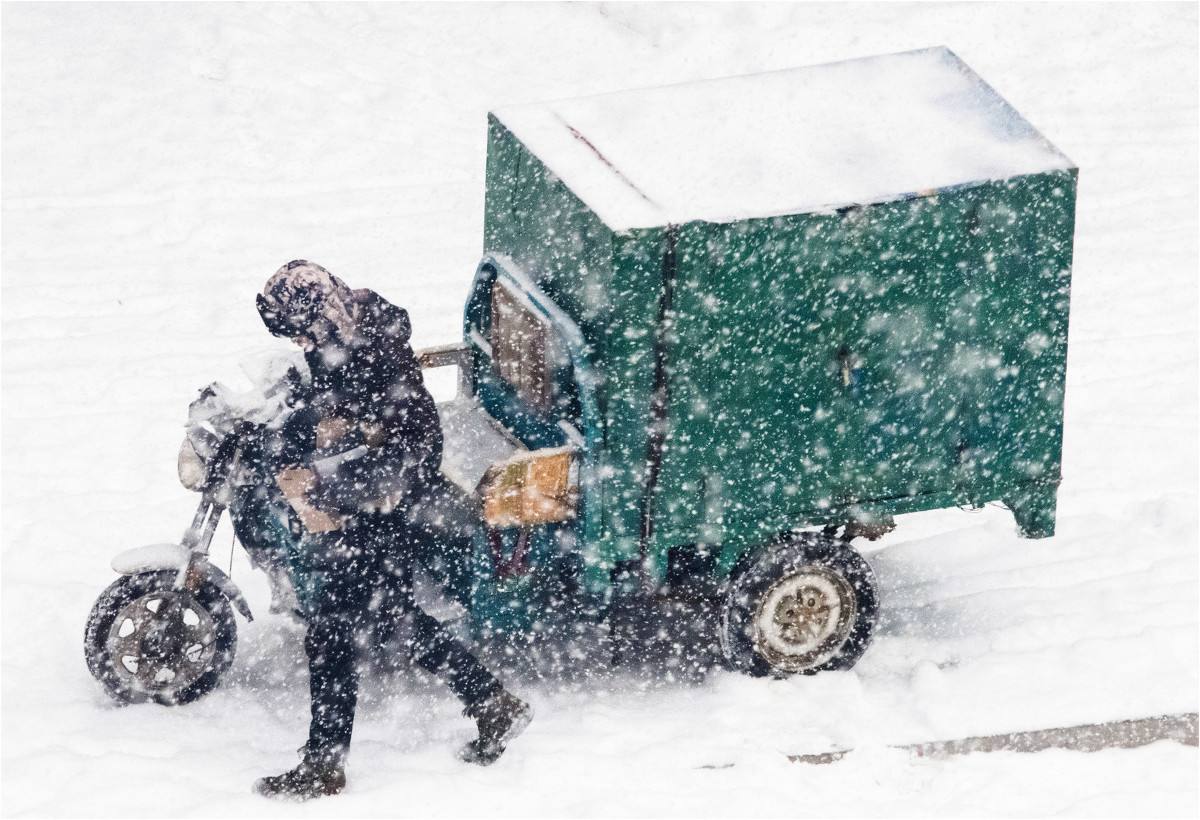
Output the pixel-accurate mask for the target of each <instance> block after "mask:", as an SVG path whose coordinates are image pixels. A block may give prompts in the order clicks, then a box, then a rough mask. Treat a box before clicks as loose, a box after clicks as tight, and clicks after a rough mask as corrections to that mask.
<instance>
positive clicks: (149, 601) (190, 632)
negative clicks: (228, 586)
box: [84, 570, 237, 706]
mask: <svg viewBox="0 0 1200 820" xmlns="http://www.w3.org/2000/svg"><path fill="white" fill-rule="evenodd" d="M175 575H176V573H175V572H174V571H173V570H165V571H158V572H143V573H139V574H137V575H123V576H121V577H120V578H118V579H117V580H116V581H114V582H113V583H112V584H111V585H110V586H109V587H108V589H106V590H104V592H103V593H101V594H100V597H99V598H98V599H97V600H96V604H95V606H93V607H92V612H91V614H90V615H89V617H88V622H87V628H86V630H85V631H84V655H85V657H86V658H87V665H88V669H89V670H90V671H91V673H92V676H93V677H95V678H96V680H98V681H100V683H101V684H103V686H104V688H105V690H106V691H107V692H108V694H109V695H110V696H112V697H113V699H115V700H117V701H118V702H120V703H147V702H153V703H161V704H164V705H169V706H173V705H176V704H181V703H189V702H191V701H194V700H196V699H198V698H200V697H202V696H204V695H205V694H207V693H208V692H211V691H212V690H213V689H214V688H215V687H216V686H217V684H218V683H219V682H220V680H221V676H222V675H224V674H225V672H226V671H228V670H229V667H230V666H231V665H232V664H233V655H234V651H235V650H236V648H237V623H236V622H235V621H234V618H233V609H232V607H230V605H229V601H228V600H226V598H225V596H224V595H222V594H221V592H220V590H218V589H217V588H216V587H215V586H213V585H212V584H209V583H204V584H203V585H201V586H200V588H199V589H197V590H194V591H193V590H187V589H174V588H173V586H174V583H175Z"/></svg>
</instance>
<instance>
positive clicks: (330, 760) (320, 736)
mask: <svg viewBox="0 0 1200 820" xmlns="http://www.w3.org/2000/svg"><path fill="white" fill-rule="evenodd" d="M362 535H363V532H360V531H357V530H351V531H349V532H348V533H346V534H345V535H342V536H338V537H334V538H331V539H329V540H327V541H326V542H325V543H323V544H320V545H314V546H316V549H317V552H316V553H314V555H313V556H312V558H313V561H312V563H313V567H314V571H315V573H317V574H319V576H320V584H319V590H318V591H317V594H316V596H315V599H314V601H313V603H312V606H311V607H310V609H309V613H308V633H307V634H306V636H305V639H304V651H305V654H306V655H307V656H308V674H309V696H310V698H311V709H310V711H311V719H310V722H309V730H308V741H307V743H306V744H305V746H304V760H303V762H302V763H301V764H300V765H299V766H297V767H296V768H295V769H292V770H291V771H288V772H285V773H283V774H281V775H277V776H275V777H266V778H263V779H261V780H259V781H258V783H257V784H256V787H255V788H256V789H257V791H258V792H259V793H261V794H265V795H268V796H274V797H287V798H293V799H307V798H311V797H318V796H320V795H323V794H337V793H338V792H339V791H341V789H342V788H343V787H344V786H345V782H346V780H345V775H344V773H343V769H344V765H345V759H346V754H347V751H348V750H349V748H350V738H351V735H352V733H353V730H354V712H355V707H356V705H357V701H358V669H357V664H356V661H357V653H356V647H357V645H358V641H357V633H358V631H359V630H360V629H362V628H363V626H364V623H365V620H366V613H367V605H368V602H369V600H370V593H371V590H372V588H373V583H372V581H373V580H374V578H375V576H376V575H377V574H378V569H377V567H375V566H374V565H373V564H372V563H371V561H370V559H371V557H372V555H373V554H372V553H371V552H370V551H369V550H363V549H361V543H360V539H361V537H362Z"/></svg>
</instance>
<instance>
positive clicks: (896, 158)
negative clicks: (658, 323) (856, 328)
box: [493, 47, 1074, 230]
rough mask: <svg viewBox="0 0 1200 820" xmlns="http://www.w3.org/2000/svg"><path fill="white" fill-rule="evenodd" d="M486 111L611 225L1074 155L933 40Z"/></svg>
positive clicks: (942, 179) (824, 196)
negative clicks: (854, 56)
mask: <svg viewBox="0 0 1200 820" xmlns="http://www.w3.org/2000/svg"><path fill="white" fill-rule="evenodd" d="M493 113H494V114H495V116H496V118H497V119H499V120H500V122H501V123H503V124H504V126H505V127H507V128H508V129H509V130H510V131H512V133H513V134H514V135H515V136H516V137H517V139H519V140H520V141H521V142H522V143H524V144H525V146H526V147H527V148H528V149H529V150H530V151H532V152H533V153H534V154H535V155H536V156H537V157H538V158H539V159H540V160H541V161H542V162H544V163H545V164H546V166H547V167H548V168H549V169H550V170H551V171H552V172H553V173H554V174H556V175H557V176H558V177H559V178H560V179H562V181H563V182H564V183H566V185H567V187H569V188H570V189H571V190H572V191H573V192H574V193H575V194H576V195H577V196H578V197H579V198H580V199H582V200H583V201H584V202H585V203H586V204H587V205H588V207H590V208H591V209H592V210H593V211H595V213H596V214H597V215H598V216H599V217H600V218H601V219H603V220H604V222H605V223H606V224H607V225H608V226H609V227H611V228H613V229H614V230H626V229H630V228H644V227H652V226H658V225H665V224H668V223H683V222H690V221H692V220H704V221H708V222H734V221H737V220H740V219H747V218H752V217H765V216H776V215H781V214H792V213H805V212H809V211H816V210H824V209H829V208H837V207H840V206H845V205H853V204H866V203H871V202H881V201H887V200H892V199H897V198H900V197H903V196H906V195H909V194H912V193H915V192H919V191H926V190H930V189H937V188H946V187H950V186H954V185H961V184H965V183H971V182H980V181H984V180H989V179H1008V178H1010V177H1014V176H1020V175H1022V174H1030V173H1038V172H1041V171H1048V170H1055V169H1065V168H1072V167H1074V166H1073V164H1072V163H1071V161H1070V160H1069V159H1067V157H1066V156H1064V155H1063V154H1062V153H1061V152H1060V151H1059V150H1058V149H1057V148H1055V147H1054V146H1053V145H1051V144H1050V142H1049V141H1047V140H1046V139H1045V138H1044V137H1042V135H1041V134H1039V133H1038V132H1037V130H1036V129H1034V127H1033V126H1032V125H1030V124H1029V123H1028V122H1026V121H1025V119H1024V118H1023V117H1021V115H1020V114H1018V113H1017V111H1016V110H1015V109H1014V108H1013V107H1012V106H1010V105H1009V104H1008V103H1006V102H1005V101H1004V100H1003V99H1002V98H1001V97H1000V95H998V94H997V93H996V92H995V91H993V90H992V88H991V87H989V86H988V85H987V83H985V82H984V81H983V80H982V79H980V78H979V76H978V75H977V74H976V73H975V72H974V71H972V70H971V69H970V68H968V67H967V65H966V64H965V63H963V62H962V60H960V59H959V58H958V57H957V56H956V55H955V54H954V53H953V52H951V51H950V50H949V49H947V48H941V47H939V48H929V49H922V50H920V51H908V52H903V53H900V54H888V55H884V56H880V57H868V58H865V59H860V60H847V61H845V62H840V63H829V64H827V65H819V66H809V67H807V68H795V69H787V70H784V71H773V72H769V73H765V74H750V75H746V76H742V77H727V78H724V79H717V80H705V81H702V82H694V83H684V84H681V85H672V86H662V87H658V88H644V89H638V90H633V91H621V92H617V93H613V94H600V95H597V96H591V97H578V98H575V99H569V100H556V101H553V102H544V103H535V104H530V105H519V106H511V107H506V108H501V109H499V110H497V111H495V112H493Z"/></svg>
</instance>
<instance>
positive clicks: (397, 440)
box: [289, 289, 442, 515]
mask: <svg viewBox="0 0 1200 820" xmlns="http://www.w3.org/2000/svg"><path fill="white" fill-rule="evenodd" d="M342 302H343V306H344V308H345V310H346V313H347V314H348V316H349V318H350V319H351V326H349V327H345V328H339V332H338V333H336V334H333V335H332V336H331V337H330V338H328V339H326V340H325V341H324V342H323V343H322V344H321V345H320V346H314V347H312V348H311V349H308V350H306V351H305V354H304V355H305V360H306V361H307V363H308V367H309V372H310V374H311V377H312V379H311V388H310V392H309V394H308V395H307V397H306V400H305V401H304V407H303V409H302V410H301V411H300V412H299V413H298V414H297V416H296V418H295V419H293V422H292V424H290V425H289V426H290V427H292V428H293V434H294V435H296V436H298V437H299V438H300V440H301V442H302V443H301V447H300V450H301V451H307V452H308V454H309V455H308V457H307V459H305V462H306V463H305V465H304V466H308V467H311V468H312V469H313V470H314V472H315V473H316V477H317V481H316V486H315V487H314V488H313V489H311V490H310V491H309V493H308V496H309V499H310V500H311V501H312V502H313V503H314V504H315V505H316V506H317V507H318V508H320V509H323V510H327V511H329V512H336V513H339V514H342V515H347V514H353V513H355V512H358V511H361V510H379V509H383V510H384V511H386V510H387V509H389V508H390V507H391V506H394V505H395V504H396V503H397V501H398V500H399V499H401V498H403V497H406V496H410V495H414V494H419V492H420V490H421V489H422V487H423V486H424V485H425V484H427V483H428V481H429V480H430V479H431V478H432V477H433V476H435V475H436V474H437V471H438V469H439V468H440V466H441V459H442V429H441V423H440V421H439V419H438V414H437V407H436V406H435V404H434V401H433V397H432V396H431V395H430V394H429V391H428V390H427V389H426V387H425V381H424V379H423V378H422V376H421V368H420V366H419V365H418V364H417V360H416V357H415V355H414V354H413V351H412V347H411V346H410V345H409V338H410V333H411V325H410V323H409V319H408V312H407V311H405V310H404V309H403V308H400V307H397V306H395V305H393V304H391V303H390V302H388V301H387V300H386V299H384V298H383V297H382V296H380V295H379V294H377V293H375V292H374V291H371V290H367V289H361V290H354V291H350V292H349V293H348V294H347V298H344V299H343V300H342ZM347 337H348V338H347Z"/></svg>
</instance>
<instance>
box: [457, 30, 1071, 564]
mask: <svg viewBox="0 0 1200 820" xmlns="http://www.w3.org/2000/svg"><path fill="white" fill-rule="evenodd" d="M488 134H489V141H488V155H487V195H486V209H485V241H484V250H485V253H486V254H487V256H488V258H489V259H491V260H492V261H491V262H490V263H489V264H491V265H492V266H493V267H506V268H512V269H513V270H512V271H510V273H512V274H513V275H514V276H515V277H516V279H517V281H518V282H529V283H531V284H530V285H529V289H531V290H533V291H535V293H533V294H532V296H533V297H534V298H535V299H538V300H542V301H544V302H552V303H553V306H552V307H553V309H554V310H557V311H561V312H562V313H563V314H565V315H566V316H567V317H569V319H570V321H571V322H573V324H574V325H575V326H577V327H578V330H579V332H580V333H581V335H582V342H581V345H582V346H581V352H580V353H579V358H578V360H577V361H576V362H575V365H576V367H575V371H576V373H575V378H576V379H578V378H580V373H581V371H583V370H587V371H590V372H589V375H588V379H589V384H588V386H587V389H586V391H584V392H586V393H587V394H588V399H589V401H591V402H592V404H593V405H594V407H593V409H592V410H590V411H588V412H584V411H585V410H587V408H583V409H581V405H580V402H579V401H578V400H576V401H572V402H562V403H558V404H555V405H554V406H552V407H549V408H541V409H530V408H525V411H526V412H527V413H528V415H529V416H539V415H540V416H541V417H543V418H542V420H543V421H545V422H548V423H552V422H555V421H556V420H559V419H558V418H556V416H557V417H560V418H561V420H564V421H567V422H569V423H571V424H572V425H574V426H575V427H577V428H579V429H580V430H582V431H583V432H584V433H585V436H584V437H585V439H586V441H587V445H586V448H585V449H586V450H587V452H585V454H584V459H583V461H584V475H583V477H582V479H581V488H582V495H583V503H584V504H585V505H587V507H588V516H587V521H586V522H585V523H584V524H583V525H581V526H583V529H584V531H583V532H580V533H579V536H580V537H582V538H584V540H585V541H586V542H587V548H586V550H585V553H586V554H587V556H588V557H589V558H588V560H589V565H590V567H591V568H593V569H597V570H599V569H608V568H611V567H613V566H617V565H618V564H619V563H620V562H626V561H631V560H634V559H641V560H642V563H643V564H644V566H645V568H646V571H647V572H649V573H650V574H651V575H653V576H655V577H657V578H658V579H659V580H661V579H662V577H663V575H664V573H665V571H666V570H665V567H666V556H667V554H668V551H669V550H671V549H672V548H678V547H680V546H684V545H710V546H711V547H712V548H714V550H715V552H716V554H717V555H718V556H719V558H718V566H719V569H720V571H721V572H728V571H729V569H730V568H731V567H732V566H734V565H735V563H736V562H737V561H738V559H739V558H740V557H742V556H743V555H745V554H747V553H748V552H749V551H750V550H751V549H752V548H753V547H755V546H756V545H760V544H763V543H765V542H767V541H769V540H770V539H771V538H773V537H774V536H775V535H776V534H777V533H779V532H781V531H786V530H791V529H796V528H800V527H807V526H817V525H829V526H836V525H842V524H848V523H852V522H853V523H854V524H856V525H857V526H860V527H867V528H870V527H874V526H877V525H879V524H881V523H886V522H888V521H889V520H890V517H891V516H892V515H895V514H898V513H906V512H913V511H918V510H928V509H934V508H942V507H949V506H953V505H980V504H983V503H985V502H989V501H1002V502H1003V503H1004V504H1006V505H1007V506H1008V507H1009V508H1010V509H1011V510H1012V512H1013V514H1014V516H1015V517H1016V521H1017V523H1018V525H1019V528H1020V531H1021V533H1022V534H1024V535H1026V536H1029V537H1044V536H1049V535H1052V534H1053V532H1054V520H1055V497H1056V492H1057V488H1058V485H1059V482H1060V480H1061V450H1062V418H1063V397H1064V389H1063V388H1064V378H1065V371H1066V352H1067V318H1068V302H1069V290H1070V273H1071V255H1072V234H1073V227H1074V214H1075V192H1076V178H1077V171H1076V168H1075V167H1074V165H1073V164H1072V163H1071V161H1070V160H1069V159H1067V158H1066V157H1065V156H1064V155H1063V154H1062V153H1061V152H1059V151H1058V150H1057V149H1056V148H1055V147H1054V146H1052V145H1051V144H1050V143H1049V142H1048V141H1047V140H1046V139H1045V138H1044V137H1042V136H1041V135H1040V134H1039V133H1038V132H1037V131H1036V130H1035V129H1034V128H1033V127H1032V126H1031V125H1030V124H1029V123H1028V122H1026V121H1025V120H1024V119H1023V118H1022V117H1021V116H1020V115H1019V114H1018V113H1017V112H1016V111H1015V110H1014V109H1013V108H1012V107H1011V106H1010V105H1009V104H1008V103H1006V102H1005V101H1004V100H1003V99H1001V98H1000V96H999V95H998V94H996V92H995V91H993V90H992V89H991V88H990V87H989V86H988V85H987V84H986V83H984V82H983V81H982V80H981V79H980V78H979V77H978V76H977V75H976V74H975V73H974V72H973V71H972V70H971V69H970V68H968V67H967V66H966V65H965V64H964V63H963V62H962V61H961V60H959V58H958V57H957V56H955V55H954V54H953V53H952V52H950V51H949V50H947V49H945V48H933V49H926V50H921V51H913V52H907V53H902V54H895V55H888V56H883V57H874V58H869V59H862V60H853V61H848V62H843V63H835V64H830V65H824V66H815V67H810V68H802V69H794V70H787V71H779V72H773V73H767V74H758V75H752V76H746V77H735V78H728V79H721V80H713V81H706V82H698V83H689V84H684V85H677V86H668V87H661V88H651V89H645V90H638V91H628V92H621V93H616V94H607V95H600V96H594V97H585V98H580V99H572V100H563V101H558V102H550V103H541V104H536V105H527V106H515V107H512V108H503V109H500V110H497V111H495V112H494V113H493V114H492V115H491V116H490V117H489V131H488ZM486 312H487V311H486V310H485V311H484V313H486ZM473 315H474V316H475V318H474V319H473V318H472V316H473ZM480 315H482V314H480V312H479V310H478V306H477V309H476V310H475V312H474V314H472V310H471V309H470V308H469V309H468V319H467V337H468V341H469V342H471V343H472V344H473V346H474V352H475V368H474V370H475V377H476V381H479V380H483V381H487V380H488V379H495V378H497V376H496V369H495V368H494V367H493V366H492V363H490V362H489V357H490V355H491V352H490V348H489V347H488V344H487V338H486V337H487V327H486V320H478V317H479V316H480ZM509 377H510V378H513V376H512V374H509ZM490 409H492V412H493V414H494V415H497V416H498V417H501V416H503V415H504V412H505V411H504V410H503V409H502V408H499V407H496V408H490ZM584 416H587V417H586V418H585V417H584ZM500 420H501V421H502V422H504V423H505V424H506V425H507V426H509V427H510V429H514V430H519V429H520V427H521V425H520V424H518V423H516V421H515V420H514V419H513V418H507V419H506V418H500ZM585 428H586V429H585ZM526 443H527V444H531V445H532V446H546V445H539V444H538V442H532V443H531V442H529V441H527V442H526ZM553 443H554V442H550V444H553ZM595 577H597V578H598V577H599V576H598V575H596V576H595Z"/></svg>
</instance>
